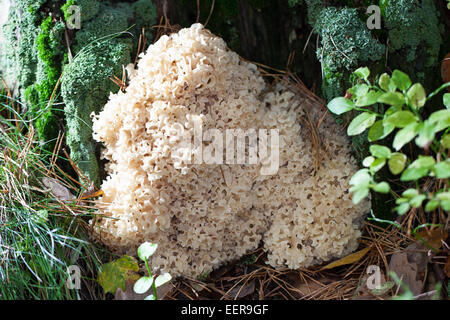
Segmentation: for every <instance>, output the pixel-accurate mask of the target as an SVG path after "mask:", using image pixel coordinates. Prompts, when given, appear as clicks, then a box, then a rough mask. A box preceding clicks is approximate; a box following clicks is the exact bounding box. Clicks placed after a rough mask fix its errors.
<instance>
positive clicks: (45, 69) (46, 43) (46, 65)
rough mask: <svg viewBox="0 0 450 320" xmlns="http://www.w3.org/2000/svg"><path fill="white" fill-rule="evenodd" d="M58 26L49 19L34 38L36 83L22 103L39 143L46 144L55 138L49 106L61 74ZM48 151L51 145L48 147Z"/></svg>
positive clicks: (56, 130) (56, 127) (60, 25)
mask: <svg viewBox="0 0 450 320" xmlns="http://www.w3.org/2000/svg"><path fill="white" fill-rule="evenodd" d="M64 28H65V26H64V24H63V23H62V22H57V23H54V22H53V21H52V17H47V18H46V19H44V20H43V22H42V24H41V26H40V28H39V34H38V35H37V37H36V44H35V47H36V51H37V56H38V63H37V70H36V82H35V83H34V84H32V85H31V86H29V87H27V89H26V90H25V100H26V102H27V104H28V105H29V108H30V116H31V117H32V118H33V119H35V121H34V126H35V128H36V131H37V133H38V137H39V139H40V140H41V141H48V140H51V139H52V138H55V137H56V136H57V134H58V125H57V119H56V117H55V115H54V112H53V110H52V104H51V103H49V101H50V99H51V98H52V94H53V91H54V90H55V86H56V84H57V82H58V78H59V75H60V74H61V65H60V61H59V60H60V59H59V57H60V55H61V52H62V48H63V46H62V43H61V41H60V39H62V34H63V32H64ZM48 147H49V148H50V149H51V148H52V147H53V143H49V144H48Z"/></svg>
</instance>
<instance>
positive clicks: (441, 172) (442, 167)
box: [433, 159, 450, 179]
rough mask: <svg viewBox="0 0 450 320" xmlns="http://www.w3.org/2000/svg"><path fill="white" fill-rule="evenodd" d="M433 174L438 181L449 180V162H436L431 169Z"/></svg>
mask: <svg viewBox="0 0 450 320" xmlns="http://www.w3.org/2000/svg"><path fill="white" fill-rule="evenodd" d="M433 172H434V174H435V176H436V178H438V179H448V178H450V160H448V159H447V160H445V161H442V162H438V163H436V164H435V165H434V167H433Z"/></svg>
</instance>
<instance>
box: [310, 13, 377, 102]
mask: <svg viewBox="0 0 450 320" xmlns="http://www.w3.org/2000/svg"><path fill="white" fill-rule="evenodd" d="M315 9H317V8H315ZM314 19H315V21H316V22H315V24H314V30H315V32H316V33H318V34H319V36H320V39H321V41H320V47H319V48H318V49H317V57H318V59H319V60H320V61H321V63H322V70H323V94H324V96H325V97H326V98H327V99H332V98H333V97H335V96H337V95H341V94H343V92H342V91H343V88H344V87H346V86H347V85H348V82H347V79H348V76H349V74H350V73H351V72H352V71H353V70H354V69H356V68H357V67H358V66H360V65H364V64H371V63H373V62H375V61H378V60H380V59H382V58H383V54H384V50H385V49H384V45H382V44H380V43H378V41H377V40H376V39H375V38H374V37H373V36H372V34H371V33H370V31H369V30H368V29H367V28H366V26H365V24H364V22H363V21H361V20H360V18H359V16H358V13H357V11H356V9H352V8H342V9H338V8H334V7H327V8H323V9H322V10H321V11H320V13H319V14H318V15H317V17H315V18H314Z"/></svg>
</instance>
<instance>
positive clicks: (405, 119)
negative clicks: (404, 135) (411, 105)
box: [383, 111, 417, 128]
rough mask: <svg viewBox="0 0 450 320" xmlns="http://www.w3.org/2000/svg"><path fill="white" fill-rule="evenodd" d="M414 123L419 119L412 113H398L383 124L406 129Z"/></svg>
mask: <svg viewBox="0 0 450 320" xmlns="http://www.w3.org/2000/svg"><path fill="white" fill-rule="evenodd" d="M414 122H417V118H416V116H415V115H414V114H413V113H412V112H411V111H397V112H396V113H394V114H391V115H390V116H388V117H387V118H386V119H384V120H383V123H386V124H391V125H393V126H395V127H396V128H404V127H406V126H407V125H408V124H410V123H414Z"/></svg>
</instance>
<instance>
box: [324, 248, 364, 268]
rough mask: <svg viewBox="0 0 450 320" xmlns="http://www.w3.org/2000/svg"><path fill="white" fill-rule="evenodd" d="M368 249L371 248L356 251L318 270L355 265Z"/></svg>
mask: <svg viewBox="0 0 450 320" xmlns="http://www.w3.org/2000/svg"><path fill="white" fill-rule="evenodd" d="M370 248H371V247H367V248H364V249H362V250H360V251H357V252H355V253H352V254H349V255H348V256H346V257H344V258H342V259H339V260H337V261H334V262H332V263H330V264H328V265H326V266H325V267H323V268H322V269H320V271H322V270H327V269H332V268H336V267H339V266H343V265H346V264H351V263H355V262H357V261H359V260H361V259H362V257H364V256H365V255H366V253H367V252H369V251H370Z"/></svg>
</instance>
